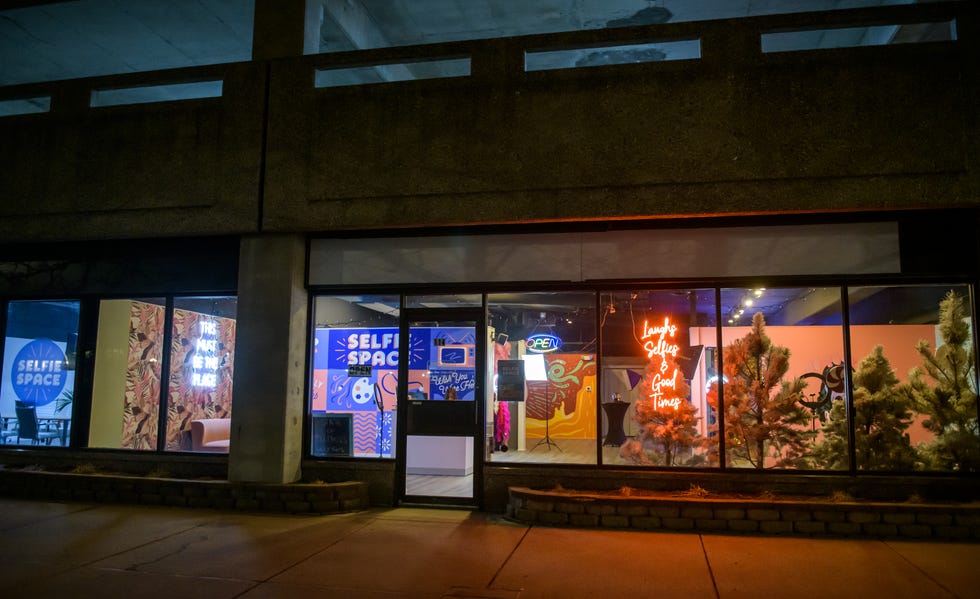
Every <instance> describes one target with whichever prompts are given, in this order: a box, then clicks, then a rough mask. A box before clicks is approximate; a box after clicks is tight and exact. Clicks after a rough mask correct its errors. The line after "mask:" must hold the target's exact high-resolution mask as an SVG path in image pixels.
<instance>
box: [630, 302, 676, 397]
mask: <svg viewBox="0 0 980 599" xmlns="http://www.w3.org/2000/svg"><path fill="white" fill-rule="evenodd" d="M676 333H677V325H675V324H672V323H671V322H670V317H665V318H664V323H663V325H658V326H650V325H649V324H648V322H647V321H643V332H642V335H641V336H640V340H641V341H643V349H644V350H645V351H646V352H647V358H648V359H650V360H653V359H654V357H655V356H659V357H660V366H659V369H658V370H659V372H657V373H656V374H654V375H653V378H652V379H651V380H650V394H649V397H650V399H651V400H652V401H653V404H654V406H655V407H656V408H657V409H658V410H659V409H662V408H673V409H675V410H676V409H677V408H678V406H680V404H681V398H680V397H677V396H676V395H673V394H671V393H670V392H671V391H675V390H676V389H677V368H676V367H675V368H674V372H673V373H671V375H670V376H669V377H665V376H664V375H665V374H666V373H667V370H668V369H669V368H670V364H669V363H668V362H667V356H670V357H672V358H676V357H677V352H678V351H679V350H680V346H678V345H677V344H675V343H671V342H670V341H668V338H669V339H671V340H672V339H673V338H674V335H675V334H676Z"/></svg>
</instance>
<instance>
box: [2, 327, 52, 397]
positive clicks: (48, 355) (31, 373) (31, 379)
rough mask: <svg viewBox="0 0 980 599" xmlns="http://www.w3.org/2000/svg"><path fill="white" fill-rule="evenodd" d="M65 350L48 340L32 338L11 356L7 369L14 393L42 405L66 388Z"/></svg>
mask: <svg viewBox="0 0 980 599" xmlns="http://www.w3.org/2000/svg"><path fill="white" fill-rule="evenodd" d="M65 363H66V359H65V352H63V351H62V350H61V348H60V347H58V346H57V344H55V342H54V341H51V340H50V339H35V340H34V341H31V342H30V343H28V344H27V345H25V346H24V347H23V348H21V350H20V351H19V352H17V356H16V357H15V358H14V365H13V368H11V369H10V374H11V382H12V386H13V388H14V393H16V394H17V397H18V398H20V400H21V401H22V402H23V403H25V404H27V405H29V406H44V405H47V404H49V403H51V402H52V401H54V400H55V399H56V398H57V397H58V396H59V395H61V392H62V391H63V390H64V389H65V382H66V374H65V372H64V370H63V368H64V366H65Z"/></svg>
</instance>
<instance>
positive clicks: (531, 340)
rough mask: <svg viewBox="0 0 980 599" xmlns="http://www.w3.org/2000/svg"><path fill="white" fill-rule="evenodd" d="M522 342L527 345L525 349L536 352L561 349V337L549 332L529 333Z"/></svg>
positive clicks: (542, 352) (549, 351)
mask: <svg viewBox="0 0 980 599" xmlns="http://www.w3.org/2000/svg"><path fill="white" fill-rule="evenodd" d="M524 343H525V344H526V345H527V351H532V352H534V353H537V354H548V353H551V352H553V351H558V350H559V349H561V338H560V337H558V336H557V335H551V334H549V333H538V334H537V335H531V336H530V337H528V338H527V341H525V342H524Z"/></svg>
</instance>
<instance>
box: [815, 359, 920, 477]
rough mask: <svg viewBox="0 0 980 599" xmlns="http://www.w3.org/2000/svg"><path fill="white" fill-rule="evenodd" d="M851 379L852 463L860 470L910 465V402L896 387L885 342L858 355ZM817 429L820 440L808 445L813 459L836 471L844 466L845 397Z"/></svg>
mask: <svg viewBox="0 0 980 599" xmlns="http://www.w3.org/2000/svg"><path fill="white" fill-rule="evenodd" d="M852 380H853V382H854V445H855V447H854V451H855V455H856V459H857V467H858V468H860V469H863V470H912V469H914V468H915V467H916V464H917V461H918V456H917V453H916V451H915V448H913V447H912V444H911V443H910V442H909V436H908V433H907V432H906V431H907V429H908V427H909V425H911V424H912V412H911V405H912V401H911V398H910V397H909V396H908V394H905V393H902V392H901V390H900V388H899V386H898V385H899V380H898V377H897V376H895V371H894V370H893V369H892V367H891V363H890V362H889V361H888V358H886V357H885V354H884V347H882V346H881V345H878V346H875V348H874V349H872V350H871V353H870V354H868V355H867V356H866V357H865V358H864V359H863V360H861V362H860V363H859V364H858V367H857V370H856V371H855V372H854V376H853V377H852ZM822 432H823V440H822V441H820V443H818V444H817V445H816V446H815V447H814V449H813V457H814V459H815V461H816V462H817V464H819V465H820V466H823V467H824V468H829V469H835V470H843V469H847V468H849V467H850V464H849V457H848V455H849V454H848V451H847V444H848V439H847V437H848V425H847V409H846V404H845V402H843V401H837V402H834V407H833V409H832V410H831V412H830V418H829V420H828V421H827V423H826V424H825V425H824V427H823V430H822Z"/></svg>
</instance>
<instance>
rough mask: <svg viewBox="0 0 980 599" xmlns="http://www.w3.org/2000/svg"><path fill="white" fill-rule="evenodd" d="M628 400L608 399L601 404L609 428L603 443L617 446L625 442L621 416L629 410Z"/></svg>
mask: <svg viewBox="0 0 980 599" xmlns="http://www.w3.org/2000/svg"><path fill="white" fill-rule="evenodd" d="M629 407H630V402H628V401H610V402H606V403H604V404H602V411H603V412H605V413H606V421H607V422H608V423H609V430H608V431H607V432H606V438H605V440H604V441H603V442H602V444H603V445H612V446H613V447H619V446H620V445H622V444H623V443H625V442H626V431H624V430H623V418H624V417H625V416H626V412H627V411H628V410H629Z"/></svg>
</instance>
